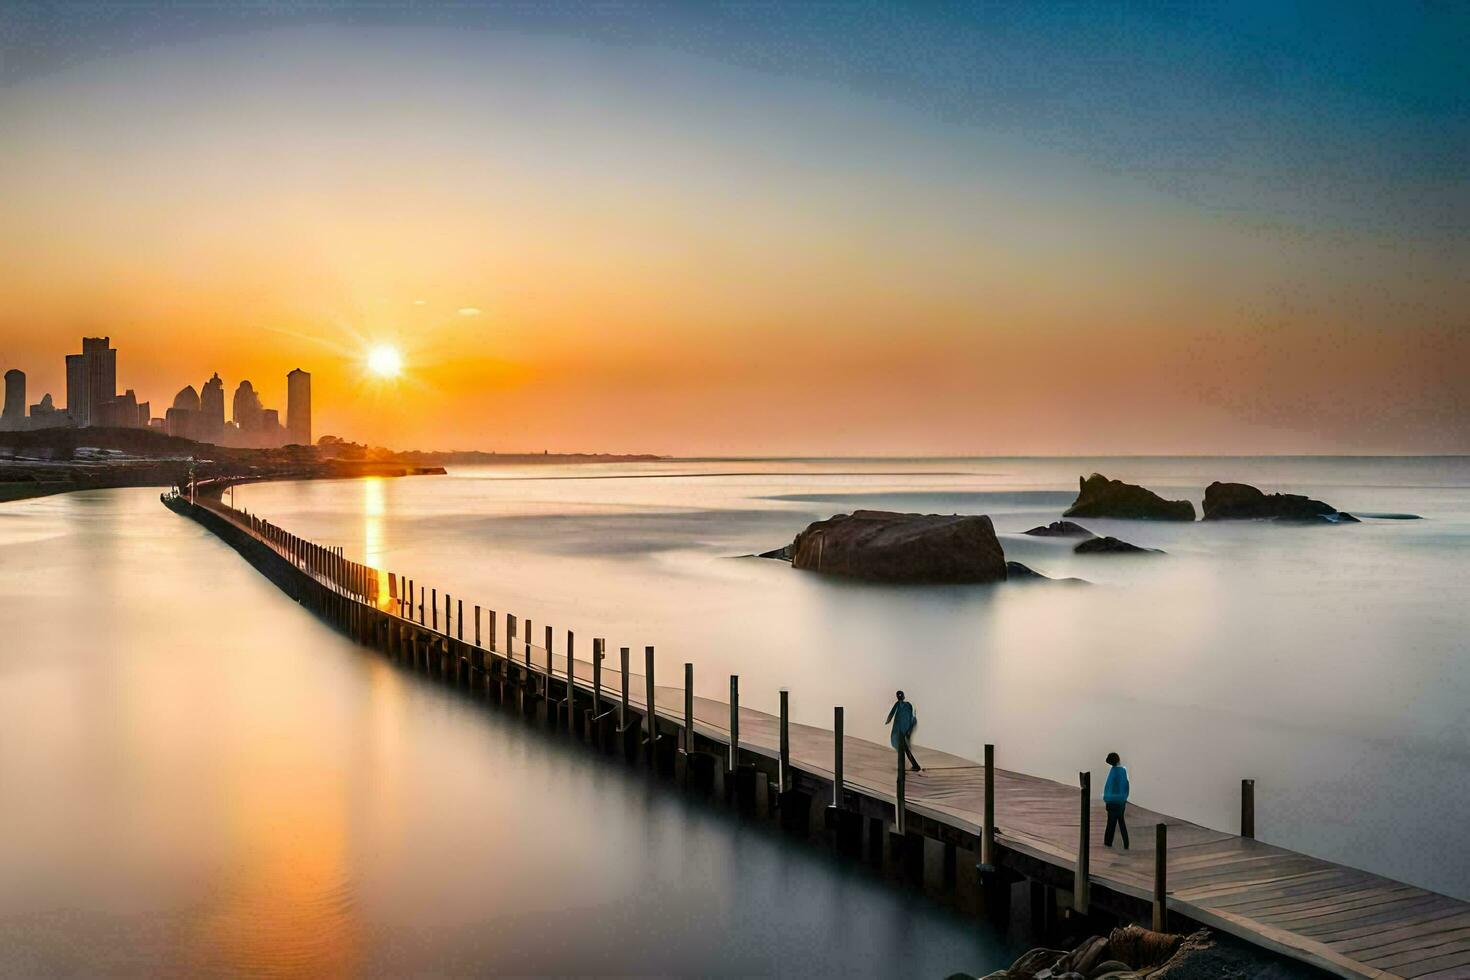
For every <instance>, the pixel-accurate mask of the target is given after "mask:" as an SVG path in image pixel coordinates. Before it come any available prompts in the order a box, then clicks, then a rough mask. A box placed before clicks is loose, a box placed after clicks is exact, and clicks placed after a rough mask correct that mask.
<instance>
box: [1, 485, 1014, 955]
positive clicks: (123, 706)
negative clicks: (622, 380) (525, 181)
mask: <svg viewBox="0 0 1470 980" xmlns="http://www.w3.org/2000/svg"><path fill="white" fill-rule="evenodd" d="M439 485H440V487H441V488H443V487H444V486H447V485H449V484H448V481H439ZM453 485H454V486H469V484H465V483H460V482H458V481H456V482H455V483H454V484H453ZM368 486H379V485H368V484H358V485H356V487H355V491H356V493H357V494H358V496H357V497H356V498H355V499H356V500H357V501H359V502H360V501H361V496H360V495H361V493H362V492H363V490H364V488H365V487H368ZM344 487H345V485H344ZM335 489H342V488H335ZM369 492H376V491H371V490H370V491H369ZM358 523H359V527H360V526H361V518H360V517H359V518H358ZM0 621H3V622H4V623H5V637H4V640H3V642H0V792H3V802H0V882H3V886H0V974H3V975H5V976H68V975H80V976H120V975H141V976H188V977H193V976H201V975H209V976H214V975H230V976H239V975H250V976H302V977H323V976H343V975H387V976H411V975H445V974H471V973H473V974H486V973H498V974H522V975H524V974H563V975H566V974H583V975H586V974H624V975H627V974H693V973H699V974H709V973H725V974H730V975H753V974H757V975H759V974H764V975H770V974H773V973H793V974H801V975H823V974H845V975H853V974H855V973H862V972H868V971H871V970H873V969H875V968H890V967H892V966H894V965H895V964H898V963H900V962H903V963H906V964H908V965H909V966H911V967H912V968H913V969H914V970H916V971H917V972H919V973H922V974H923V975H927V976H938V975H944V974H947V973H950V972H952V971H955V970H969V971H977V970H979V971H981V972H984V971H987V970H990V969H994V968H996V967H998V966H1000V965H1003V964H1004V963H1008V962H1009V961H1010V958H1011V956H1012V955H1014V952H1015V951H1014V950H1012V949H1009V948H1008V947H1005V946H1004V945H1003V943H1002V942H1001V941H1000V940H999V939H998V938H997V937H996V936H995V935H994V934H993V933H992V932H990V931H989V930H987V929H985V928H983V927H981V926H980V925H978V924H977V923H976V921H975V920H974V919H973V918H970V917H966V916H963V915H960V914H959V913H957V912H953V911H950V910H947V909H944V908H941V907H939V906H937V905H935V904H933V903H932V902H929V901H925V900H918V899H916V898H915V896H914V895H912V894H908V893H905V892H904V891H903V890H901V889H899V888H895V887H892V886H890V885H889V884H888V883H887V882H885V881H883V880H881V878H879V877H877V876H875V875H873V874H871V873H869V872H867V871H865V870H863V869H862V868H861V867H859V866H854V865H851V864H847V863H843V862H838V861H836V860H834V859H832V858H830V857H828V856H827V855H826V854H825V853H823V852H821V851H820V850H817V849H814V848H811V847H808V846H806V845H803V844H799V843H794V842H791V841H789V840H787V839H786V838H784V837H781V836H780V835H779V834H777V833H776V832H775V831H774V830H772V829H770V828H761V827H754V826H751V825H749V824H746V823H744V822H742V821H741V820H739V819H738V818H737V817H735V816H734V815H732V814H727V813H725V812H724V811H723V810H722V809H721V808H720V807H718V806H713V805H705V804H702V803H699V802H690V801H688V800H686V799H685V798H684V797H683V796H682V795H681V794H680V793H679V792H678V791H677V790H676V789H674V788H673V787H672V786H671V785H669V784H666V783H662V782H654V781H650V780H649V779H647V778H646V777H645V776H644V774H643V770H642V769H641V768H639V767H632V768H629V769H625V768H622V767H620V766H618V765H616V764H609V763H607V762H605V761H603V760H602V759H601V758H600V757H598V756H597V755H596V754H595V753H594V752H592V751H591V750H590V749H588V748H587V747H585V746H582V745H578V744H575V743H572V742H570V741H569V740H567V739H566V738H565V736H561V735H548V734H547V733H545V732H543V731H541V730H540V729H539V728H537V727H536V726H535V725H533V724H531V723H528V722H523V721H522V720H520V719H518V718H517V717H515V716H514V715H512V714H511V713H509V712H502V711H499V710H496V709H493V708H487V707H486V706H483V705H480V704H477V703H475V702H474V701H472V700H470V699H468V698H465V697H463V696H461V695H459V694H457V693H455V692H453V691H451V690H448V689H446V688H443V687H441V686H439V685H438V684H436V683H435V682H432V681H427V680H424V679H422V678H419V677H416V676H414V675H412V674H409V673H405V672H402V671H400V670H397V669H395V668H394V667H392V666H391V665H390V664H389V663H388V662H387V661H386V660H384V659H383V658H381V657H379V656H377V655H376V654H373V653H371V652H370V651H367V650H364V649H363V648H361V647H358V646H356V645H355V644H353V643H351V642H350V641H348V640H347V639H346V638H344V637H342V636H340V635H338V634H337V633H336V632H334V631H333V630H332V629H330V628H328V627H327V626H326V625H325V624H324V623H322V622H321V621H319V620H317V619H316V618H315V617H313V616H312V615H310V614H309V613H307V612H306V611H305V610H303V609H301V608H299V607H298V606H296V605H295V604H294V603H293V602H291V601H290V600H289V599H288V598H286V597H285V596H284V595H283V594H282V593H280V592H279V591H278V590H277V589H276V588H275V587H274V586H273V585H271V584H270V583H269V582H267V581H266V580H265V579H264V578H263V577H261V576H260V575H259V574H258V573H257V572H256V571H255V570H254V569H252V568H251V567H250V566H249V565H247V564H246V563H245V562H244V561H243V560H241V558H240V557H239V556H238V555H237V554H236V553H234V552H233V551H231V550H230V549H229V548H227V547H226V546H224V545H223V544H222V543H221V542H220V541H219V540H218V539H216V538H214V537H212V536H211V535H209V534H208V533H207V532H205V531H203V530H202V529H201V528H200V527H199V526H198V525H195V524H193V523H192V522H190V521H185V520H181V519H179V518H178V517H176V516H175V515H173V514H171V513H170V512H168V511H167V510H165V509H164V508H163V507H162V506H161V505H160V504H159V501H158V494H157V491H155V490H150V489H138V490H109V491H94V492H87V493H76V494H67V495H62V496H56V497H46V498H40V499H36V500H30V501H25V502H21V503H10V504H5V505H3V506H0Z"/></svg>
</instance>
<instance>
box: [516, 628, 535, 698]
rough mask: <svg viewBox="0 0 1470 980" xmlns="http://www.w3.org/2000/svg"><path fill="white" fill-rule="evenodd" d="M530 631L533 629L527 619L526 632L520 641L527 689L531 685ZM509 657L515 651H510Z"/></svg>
mask: <svg viewBox="0 0 1470 980" xmlns="http://www.w3.org/2000/svg"><path fill="white" fill-rule="evenodd" d="M532 629H533V627H532V626H531V621H530V620H529V619H527V620H526V632H525V634H524V638H523V639H522V640H521V659H522V660H523V661H525V665H526V686H527V687H530V686H531V683H532V682H531V631H532ZM511 655H512V656H514V655H515V650H514V649H512V650H511Z"/></svg>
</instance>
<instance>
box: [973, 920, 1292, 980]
mask: <svg viewBox="0 0 1470 980" xmlns="http://www.w3.org/2000/svg"><path fill="white" fill-rule="evenodd" d="M1309 972H1310V973H1311V974H1313V975H1315V974H1316V971H1306V970H1300V971H1299V970H1298V969H1296V968H1295V964H1287V963H1285V962H1282V961H1280V959H1279V957H1276V956H1274V955H1272V954H1269V953H1266V952H1264V951H1262V950H1258V949H1255V948H1254V947H1250V946H1247V945H1245V944H1243V943H1240V942H1238V941H1235V940H1228V941H1226V942H1221V941H1220V940H1219V939H1217V938H1216V937H1215V935H1214V934H1213V933H1212V932H1210V930H1208V929H1200V930H1198V931H1197V932H1193V933H1191V934H1190V935H1188V936H1180V935H1177V934H1175V933H1168V932H1153V931H1152V930H1149V929H1144V928H1141V927H1139V926H1134V925H1128V926H1120V927H1119V928H1117V929H1114V930H1113V931H1112V932H1111V933H1109V934H1108V936H1107V937H1106V938H1104V937H1102V936H1093V937H1092V938H1091V939H1088V940H1086V941H1084V942H1083V943H1081V944H1080V945H1078V946H1077V947H1076V948H1075V949H1072V950H1061V949H1033V950H1031V951H1030V952H1028V953H1026V954H1024V955H1023V956H1021V958H1020V959H1018V960H1016V961H1015V962H1014V963H1012V964H1011V965H1010V967H1008V968H1007V969H1004V970H997V971H996V972H994V973H990V974H986V976H985V977H983V978H981V980H1063V978H1065V980H1241V978H1245V977H1272V978H1283V980H1284V978H1286V977H1294V976H1304V975H1307V974H1308V973H1309ZM963 976H965V975H964V974H956V977H963ZM950 980H955V978H954V977H952V978H950Z"/></svg>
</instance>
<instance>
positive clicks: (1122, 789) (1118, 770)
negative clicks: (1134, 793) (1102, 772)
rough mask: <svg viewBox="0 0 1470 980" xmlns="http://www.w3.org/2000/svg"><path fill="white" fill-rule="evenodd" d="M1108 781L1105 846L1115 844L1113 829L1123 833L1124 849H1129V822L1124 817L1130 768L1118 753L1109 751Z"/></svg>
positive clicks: (1105, 790) (1105, 798)
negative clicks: (1126, 766) (1124, 764)
mask: <svg viewBox="0 0 1470 980" xmlns="http://www.w3.org/2000/svg"><path fill="white" fill-rule="evenodd" d="M1107 763H1108V765H1110V766H1112V768H1111V769H1109V770H1108V781H1107V782H1106V783H1105V784H1103V806H1105V807H1107V808H1108V829H1107V830H1105V831H1103V846H1104V847H1112V846H1113V831H1114V830H1118V831H1121V832H1122V834H1123V850H1125V851H1126V850H1128V823H1127V821H1126V820H1124V819H1123V814H1124V811H1126V810H1127V809H1128V770H1127V769H1125V768H1123V760H1122V759H1120V758H1118V753H1116V752H1109V753H1108V758H1107Z"/></svg>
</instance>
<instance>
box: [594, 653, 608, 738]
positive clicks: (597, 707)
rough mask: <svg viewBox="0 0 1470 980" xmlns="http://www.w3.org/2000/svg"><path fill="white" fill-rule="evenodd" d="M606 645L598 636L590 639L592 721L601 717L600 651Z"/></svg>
mask: <svg viewBox="0 0 1470 980" xmlns="http://www.w3.org/2000/svg"><path fill="white" fill-rule="evenodd" d="M606 644H607V640H604V639H603V638H602V637H600V636H596V637H593V638H592V721H593V723H594V724H595V723H596V722H597V720H598V719H599V718H601V717H602V649H603V647H604V646H605V645H606Z"/></svg>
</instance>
